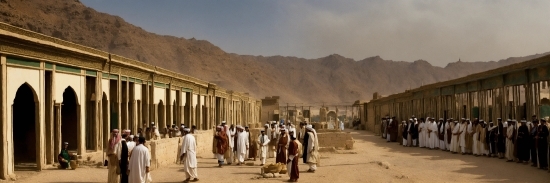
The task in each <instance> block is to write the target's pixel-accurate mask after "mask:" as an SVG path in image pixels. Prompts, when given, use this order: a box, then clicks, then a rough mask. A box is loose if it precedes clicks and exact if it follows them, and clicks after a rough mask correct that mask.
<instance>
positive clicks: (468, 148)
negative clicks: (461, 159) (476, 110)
mask: <svg viewBox="0 0 550 183" xmlns="http://www.w3.org/2000/svg"><path fill="white" fill-rule="evenodd" d="M466 131H467V132H468V133H466V152H467V153H472V146H473V143H474V141H473V140H474V137H473V136H474V128H473V127H472V123H469V124H468V125H467V126H466Z"/></svg>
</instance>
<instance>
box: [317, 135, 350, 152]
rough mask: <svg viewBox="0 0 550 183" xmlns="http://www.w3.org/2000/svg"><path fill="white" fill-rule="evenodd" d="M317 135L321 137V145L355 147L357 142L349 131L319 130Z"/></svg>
mask: <svg viewBox="0 0 550 183" xmlns="http://www.w3.org/2000/svg"><path fill="white" fill-rule="evenodd" d="M317 136H318V138H319V146H321V147H334V148H336V149H353V144H354V142H355V141H354V140H353V138H352V137H351V134H350V133H349V132H321V133H319V132H318V133H317Z"/></svg>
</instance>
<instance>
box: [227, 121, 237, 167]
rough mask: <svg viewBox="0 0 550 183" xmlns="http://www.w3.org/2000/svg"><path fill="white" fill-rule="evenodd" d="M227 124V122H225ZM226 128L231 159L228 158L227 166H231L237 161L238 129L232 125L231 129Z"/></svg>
mask: <svg viewBox="0 0 550 183" xmlns="http://www.w3.org/2000/svg"><path fill="white" fill-rule="evenodd" d="M224 122H225V121H224ZM225 127H226V131H225V133H226V134H227V142H228V143H229V149H228V151H229V157H228V158H227V164H228V165H231V164H232V163H233V160H235V158H236V156H235V153H234V152H235V150H234V149H235V148H236V147H234V146H235V135H237V129H235V126H233V125H231V127H227V126H225Z"/></svg>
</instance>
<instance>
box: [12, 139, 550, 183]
mask: <svg viewBox="0 0 550 183" xmlns="http://www.w3.org/2000/svg"><path fill="white" fill-rule="evenodd" d="M350 132H351V133H352V134H353V138H354V139H355V140H356V142H355V145H354V148H355V149H354V150H351V151H340V152H341V153H343V154H334V153H323V159H322V164H321V166H320V167H318V170H317V172H315V173H307V172H305V171H306V170H307V165H305V164H300V165H299V168H300V179H299V182H315V183H323V182H327V183H328V182H550V173H548V172H547V171H543V170H539V169H535V168H533V167H531V166H529V165H524V164H518V163H510V162H506V161H505V160H502V159H497V158H488V157H474V156H472V155H459V154H451V153H449V152H443V151H441V150H428V149H423V148H416V147H402V146H400V145H398V144H397V143H386V141H385V140H383V139H381V138H380V137H379V136H374V135H373V133H370V132H365V131H350ZM198 161H199V169H198V173H199V177H200V181H199V182H239V183H246V182H257V183H260V182H262V183H263V182H283V181H286V180H288V176H287V175H282V177H281V178H272V179H253V178H254V177H257V176H259V173H260V167H259V166H225V167H224V168H218V167H217V164H216V163H217V161H216V160H215V159H213V158H212V159H208V158H204V159H199V160H198ZM269 161H274V159H273V158H272V159H269ZM256 163H257V164H258V163H259V161H256ZM17 174H18V176H19V177H20V178H19V180H18V181H17V182H81V183H84V182H105V181H106V180H107V170H106V169H105V168H79V169H77V170H43V171H42V172H17ZM152 177H153V179H154V182H165V183H169V182H182V181H183V180H184V179H185V174H184V172H183V171H182V167H181V165H175V164H174V165H171V166H168V167H163V168H160V169H158V170H155V171H153V172H152Z"/></svg>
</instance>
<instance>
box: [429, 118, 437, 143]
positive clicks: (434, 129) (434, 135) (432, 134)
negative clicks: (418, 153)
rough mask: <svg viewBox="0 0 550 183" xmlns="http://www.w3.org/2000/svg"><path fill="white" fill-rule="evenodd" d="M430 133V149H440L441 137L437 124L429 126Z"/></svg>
mask: <svg viewBox="0 0 550 183" xmlns="http://www.w3.org/2000/svg"><path fill="white" fill-rule="evenodd" d="M429 125H430V126H429V128H430V130H431V132H430V149H434V148H436V147H437V148H439V136H438V134H437V123H435V122H433V123H430V124H429Z"/></svg>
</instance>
